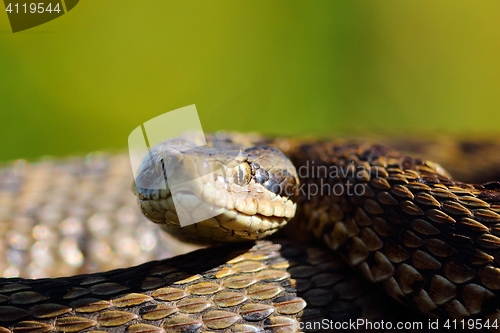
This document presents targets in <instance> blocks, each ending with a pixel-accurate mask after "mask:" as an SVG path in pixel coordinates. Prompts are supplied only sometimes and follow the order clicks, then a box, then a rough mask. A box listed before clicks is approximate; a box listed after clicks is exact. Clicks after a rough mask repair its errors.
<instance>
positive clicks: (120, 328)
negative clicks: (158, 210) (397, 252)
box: [0, 241, 425, 333]
mask: <svg viewBox="0 0 500 333" xmlns="http://www.w3.org/2000/svg"><path fill="white" fill-rule="evenodd" d="M0 299H1V300H0V332H23V333H26V332H30V333H32V332H33V333H34V332H52V331H62V332H167V333H168V332H228V333H229V332H280V333H286V332H297V331H300V329H299V328H300V327H306V326H303V325H306V322H318V321H321V320H323V319H327V320H333V321H335V322H345V321H348V320H349V319H351V320H356V319H358V318H366V319H367V320H372V321H376V320H381V319H384V320H393V321H396V320H402V319H405V320H406V321H412V320H413V321H416V320H421V321H423V320H425V319H422V318H419V317H417V316H413V317H412V316H410V315H408V314H406V313H402V312H405V311H401V309H398V307H397V305H396V304H395V303H393V301H392V300H390V299H388V298H386V297H385V296H384V295H382V294H381V293H380V292H379V291H377V290H374V288H373V286H371V285H367V284H366V283H364V282H362V280H360V278H358V277H357V276H356V275H354V274H353V272H352V271H351V270H350V269H349V268H348V267H346V266H345V264H344V263H343V262H342V261H341V260H340V259H338V258H337V257H335V256H334V255H332V254H330V253H328V251H327V250H325V249H321V248H316V247H311V246H310V245H299V244H296V243H292V242H290V241H275V242H270V241H260V242H258V243H257V244H256V245H254V246H253V247H252V246H251V245H248V246H241V245H240V246H225V247H220V248H213V249H207V250H202V251H201V250H200V251H196V252H193V253H190V254H187V255H183V256H178V257H176V258H173V259H168V260H163V261H154V262H149V263H146V264H143V265H140V266H136V267H132V268H128V269H120V270H114V271H109V272H106V273H98V274H93V275H80V276H73V277H70V278H56V279H40V280H24V279H19V278H17V279H16V278H14V279H3V280H1V281H0ZM299 321H301V323H300V324H299ZM304 331H308V332H314V331H319V330H318V329H310V330H304Z"/></svg>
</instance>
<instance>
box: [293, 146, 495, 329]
mask: <svg viewBox="0 0 500 333" xmlns="http://www.w3.org/2000/svg"><path fill="white" fill-rule="evenodd" d="M291 156H292V157H293V160H294V164H295V165H296V166H297V167H298V168H300V166H301V165H306V164H307V163H308V161H311V160H314V161H316V166H318V165H321V166H325V167H327V168H330V167H332V168H336V169H339V168H340V169H341V170H343V171H346V170H359V169H363V170H364V172H347V173H345V176H339V177H326V176H324V175H320V176H319V177H305V178H303V179H301V181H302V182H303V183H304V184H306V185H308V184H317V183H318V182H320V181H323V182H324V183H327V184H328V185H329V186H335V185H338V186H342V189H343V193H347V191H348V190H349V189H352V188H354V187H355V186H362V188H364V189H365V190H364V191H362V195H356V194H354V195H340V196H335V195H331V196H327V197H326V196H325V198H327V200H324V199H322V198H321V197H315V198H312V199H310V200H308V198H306V197H302V198H299V207H301V209H302V212H299V218H298V219H297V222H299V223H297V222H295V223H294V225H295V226H296V227H297V228H302V229H304V228H306V229H307V230H306V232H308V233H310V234H315V235H316V236H319V237H320V238H323V240H324V241H325V242H326V243H327V244H328V246H329V247H330V248H331V249H333V250H335V251H337V252H338V253H340V254H341V256H342V257H343V258H344V259H346V260H347V262H348V263H349V264H350V265H352V266H355V267H356V268H357V269H359V271H360V272H361V273H362V275H363V276H364V277H365V278H366V279H368V280H370V281H372V282H375V283H378V284H380V285H382V286H383V287H384V289H385V290H386V291H387V293H388V294H390V295H391V296H392V297H394V298H395V299H397V300H399V301H401V302H402V303H404V304H406V305H409V306H410V307H413V308H416V309H418V310H419V311H421V312H422V313H425V314H427V315H430V316H433V317H439V318H456V319H463V318H468V317H472V318H483V319H490V320H495V319H496V320H498V321H500V310H499V309H500V298H499V296H500V282H499V281H500V262H499V259H498V258H499V255H500V252H499V249H500V237H499V236H500V233H499V231H498V225H500V190H499V188H500V184H499V183H497V182H491V183H487V184H484V185H471V184H466V183H461V182H458V181H454V180H452V179H451V178H449V177H448V176H447V175H446V173H444V172H442V171H441V170H440V169H439V166H437V165H436V164H434V163H430V162H425V161H423V160H420V159H412V158H409V157H406V156H403V155H401V154H399V153H397V152H394V151H392V150H389V149H387V148H384V147H381V146H377V145H367V144H359V145H358V144H351V145H343V146H333V145H331V144H330V143H324V144H316V143H315V144H310V145H305V146H300V147H298V148H296V150H295V151H294V152H291ZM310 172H312V171H310ZM332 217H333V218H332ZM303 219H307V220H308V223H301V222H300V221H302V220H303Z"/></svg>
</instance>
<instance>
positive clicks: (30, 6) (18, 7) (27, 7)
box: [5, 2, 61, 14]
mask: <svg viewBox="0 0 500 333" xmlns="http://www.w3.org/2000/svg"><path fill="white" fill-rule="evenodd" d="M5 11H7V12H9V13H15V14H17V13H25V14H27V13H31V14H35V13H39V14H42V13H44V12H47V13H52V12H56V13H59V12H60V11H61V9H60V8H59V3H56V4H55V6H54V7H53V8H52V4H51V3H50V2H49V3H47V4H45V3H43V2H38V3H35V2H31V3H23V4H19V3H15V4H12V3H9V4H8V6H7V7H6V8H5Z"/></svg>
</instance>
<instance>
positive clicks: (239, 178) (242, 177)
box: [238, 166, 244, 184]
mask: <svg viewBox="0 0 500 333" xmlns="http://www.w3.org/2000/svg"><path fill="white" fill-rule="evenodd" d="M243 179H244V174H243V168H242V167H241V166H239V167H238V180H239V183H240V184H242V183H243Z"/></svg>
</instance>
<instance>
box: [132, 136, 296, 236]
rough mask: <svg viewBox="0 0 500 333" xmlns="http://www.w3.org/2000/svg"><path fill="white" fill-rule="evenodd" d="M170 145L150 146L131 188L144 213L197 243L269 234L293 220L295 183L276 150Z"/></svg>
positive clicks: (290, 169)
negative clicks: (149, 150) (150, 148)
mask: <svg viewBox="0 0 500 333" xmlns="http://www.w3.org/2000/svg"><path fill="white" fill-rule="evenodd" d="M227 146H228V145H227V142H225V143H224V147H223V148H220V147H217V146H216V145H215V146H202V147H197V146H195V145H194V144H192V143H190V142H188V141H183V140H168V141H166V142H163V143H161V144H159V145H158V146H156V147H155V148H153V149H152V151H151V153H150V154H149V156H147V157H146V158H145V159H144V161H143V164H142V166H141V169H140V171H139V175H138V177H137V179H136V182H135V184H134V186H133V190H134V193H135V194H136V196H137V199H138V203H139V206H140V208H141V210H142V212H143V214H144V215H145V216H146V217H147V218H149V219H150V220H152V221H154V222H156V223H158V224H160V225H161V226H162V228H163V229H165V230H166V231H167V232H169V233H170V234H172V235H174V236H175V237H177V238H179V239H181V240H185V241H189V242H196V243H202V244H206V243H209V244H213V243H220V242H234V241H241V240H255V239H260V238H263V237H265V236H268V235H270V234H272V233H274V232H275V231H277V230H278V229H279V228H280V227H282V226H284V225H285V224H286V222H287V221H288V220H289V219H291V218H292V217H293V216H294V215H295V210H296V204H295V201H294V199H295V197H296V194H297V191H298V186H299V181H298V176H297V172H296V170H295V167H294V166H293V164H292V163H291V162H290V161H289V160H288V158H287V157H286V156H285V155H284V154H283V153H282V152H281V151H279V150H278V149H276V148H273V147H269V146H263V145H260V146H255V147H251V148H247V149H242V148H241V147H237V149H230V148H228V147H227Z"/></svg>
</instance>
